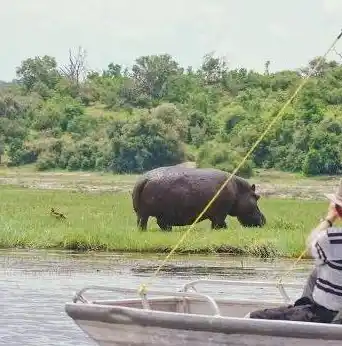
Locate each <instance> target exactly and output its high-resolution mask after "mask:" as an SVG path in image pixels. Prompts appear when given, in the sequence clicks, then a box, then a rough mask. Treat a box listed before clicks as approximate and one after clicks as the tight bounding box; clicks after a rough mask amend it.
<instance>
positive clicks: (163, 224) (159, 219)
mask: <svg viewBox="0 0 342 346" xmlns="http://www.w3.org/2000/svg"><path fill="white" fill-rule="evenodd" d="M157 224H158V226H159V227H160V229H161V230H162V231H169V232H170V231H171V230H172V226H171V225H170V224H169V223H167V222H166V221H165V219H163V218H162V217H157Z"/></svg>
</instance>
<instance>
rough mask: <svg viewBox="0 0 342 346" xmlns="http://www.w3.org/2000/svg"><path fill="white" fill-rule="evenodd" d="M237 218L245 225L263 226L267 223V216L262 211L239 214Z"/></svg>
mask: <svg viewBox="0 0 342 346" xmlns="http://www.w3.org/2000/svg"><path fill="white" fill-rule="evenodd" d="M237 218H238V220H239V222H240V224H241V225H242V226H244V227H263V226H265V224H266V217H265V215H264V214H263V213H261V212H257V213H255V214H252V215H243V216H238V217H237Z"/></svg>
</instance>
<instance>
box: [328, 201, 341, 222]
mask: <svg viewBox="0 0 342 346" xmlns="http://www.w3.org/2000/svg"><path fill="white" fill-rule="evenodd" d="M339 217H340V215H339V214H338V212H337V210H336V208H335V204H334V203H330V204H329V207H328V213H327V216H326V219H328V220H330V221H331V222H332V223H333V222H334V221H336V220H337V219H338V218H339Z"/></svg>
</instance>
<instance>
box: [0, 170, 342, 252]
mask: <svg viewBox="0 0 342 346" xmlns="http://www.w3.org/2000/svg"><path fill="white" fill-rule="evenodd" d="M277 174H279V175H277ZM9 178H11V180H10V181H8V179H9ZM136 178H137V176H127V175H125V176H124V175H121V176H119V175H117V176H115V175H111V174H97V173H89V172H82V173H80V172H69V173H65V172H44V173H42V174H37V173H36V172H30V171H25V170H21V169H17V170H12V169H11V170H9V169H7V170H1V169H0V190H1V194H2V200H3V201H6V203H3V204H2V205H1V207H0V210H1V214H0V226H1V228H2V232H1V233H0V248H1V249H2V250H6V249H7V250H13V249H27V250H51V251H54V250H67V251H74V252H77V253H87V252H97V253H106V254H108V253H115V252H116V253H137V254H139V253H143V254H155V255H158V254H160V255H165V254H167V253H169V252H170V251H171V250H172V248H173V247H174V246H175V244H176V243H177V242H178V240H179V239H180V237H181V236H182V235H183V233H184V232H185V231H186V230H187V229H188V228H189V227H190V226H187V227H174V228H173V230H172V231H171V232H162V231H160V230H159V228H158V226H157V225H156V222H155V220H154V219H152V218H150V220H149V224H148V231H145V232H143V231H139V230H137V229H136V219H135V214H134V212H133V209H132V205H131V195H130V193H129V188H128V187H132V186H133V185H134V182H135V180H136ZM4 179H5V180H6V179H7V180H6V183H4ZM338 179H339V177H327V178H322V177H319V178H312V179H307V178H301V177H297V176H295V175H287V174H284V173H276V172H263V173H262V174H261V176H259V177H258V176H257V177H253V178H251V179H248V180H249V181H253V182H256V183H257V188H258V187H260V190H264V191H265V190H266V188H265V186H267V185H266V184H269V185H270V186H273V188H274V190H273V191H278V192H280V191H282V190H281V189H280V188H279V186H282V187H283V189H284V190H285V189H286V188H285V187H286V186H288V188H287V190H288V191H289V192H291V191H292V193H293V192H297V195H298V191H299V190H300V187H302V191H305V193H304V194H306V198H298V197H296V196H294V195H291V193H290V194H287V195H285V196H284V195H282V194H281V193H279V194H278V195H276V194H273V195H272V194H271V193H270V194H267V193H265V192H264V194H263V193H262V192H261V195H262V198H261V200H260V204H259V205H260V206H261V209H262V210H263V211H264V212H265V215H266V218H267V219H268V224H267V226H266V227H264V228H262V229H253V228H252V229H248V228H247V229H245V228H242V227H241V226H240V225H239V224H238V222H237V220H236V219H235V218H230V217H228V218H227V221H228V229H226V230H215V231H213V230H211V229H210V224H209V222H207V221H203V222H201V223H199V224H197V225H196V226H195V227H194V229H193V230H192V232H190V234H189V235H188V237H187V238H186V239H185V240H184V242H183V243H182V244H181V245H180V247H179V248H178V249H177V250H176V251H175V255H190V254H198V255H225V256H251V257H257V258H264V259H266V258H277V259H296V258H298V256H299V255H300V254H301V253H302V251H303V250H304V246H305V240H306V237H307V235H308V234H309V232H310V231H311V229H312V227H314V226H315V224H316V222H317V220H319V218H320V217H321V216H322V214H323V213H324V212H325V210H326V207H327V204H326V201H325V200H324V197H323V198H318V196H320V195H321V191H323V190H324V192H326V191H329V190H331V191H333V190H334V189H335V186H336V184H337V183H336V182H337V181H338ZM89 184H92V185H93V186H101V187H102V190H101V191H98V190H97V191H96V192H97V193H94V192H90V191H88V190H86V189H85V188H84V186H85V185H89ZM36 185H40V186H41V188H37V187H36ZM56 186H57V188H51V187H56ZM44 187H45V188H44ZM58 187H62V188H58ZM111 189H112V190H111ZM113 189H116V191H115V193H113ZM305 189H306V190H305ZM308 191H309V192H311V195H312V196H311V197H310V196H308ZM322 195H323V193H322ZM52 207H53V208H55V209H56V210H57V211H58V212H62V213H63V214H65V215H66V217H67V219H66V220H64V221H63V220H59V219H56V218H54V217H53V216H52V215H51V214H50V210H51V208H52ZM309 258H310V256H308V255H306V256H304V257H303V259H309Z"/></svg>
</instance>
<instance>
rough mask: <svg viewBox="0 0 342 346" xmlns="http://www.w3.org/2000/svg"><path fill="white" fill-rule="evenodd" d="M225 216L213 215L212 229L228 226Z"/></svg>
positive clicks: (211, 219)
mask: <svg viewBox="0 0 342 346" xmlns="http://www.w3.org/2000/svg"><path fill="white" fill-rule="evenodd" d="M225 219H226V218H225V217H211V218H210V221H211V229H222V228H227V223H226V221H225Z"/></svg>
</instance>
